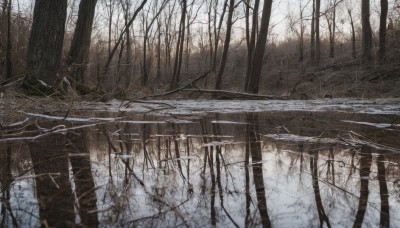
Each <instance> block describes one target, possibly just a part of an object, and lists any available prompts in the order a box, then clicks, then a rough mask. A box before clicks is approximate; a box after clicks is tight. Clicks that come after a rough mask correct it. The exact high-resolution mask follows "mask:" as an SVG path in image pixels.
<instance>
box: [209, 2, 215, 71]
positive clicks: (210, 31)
mask: <svg viewBox="0 0 400 228" xmlns="http://www.w3.org/2000/svg"><path fill="white" fill-rule="evenodd" d="M211 9H212V0H210V5H209V8H208V42H209V46H210V48H209V55H210V70H211V69H212V66H213V58H214V48H213V47H214V45H213V41H212V28H211Z"/></svg>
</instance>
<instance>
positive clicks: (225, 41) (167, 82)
mask: <svg viewBox="0 0 400 228" xmlns="http://www.w3.org/2000/svg"><path fill="white" fill-rule="evenodd" d="M1 6H2V10H1V12H0V13H1V15H0V27H1V30H0V56H1V62H0V64H1V65H0V69H1V75H0V76H1V77H0V79H1V82H2V84H1V88H2V90H8V89H9V88H12V89H11V90H15V89H16V88H17V91H23V93H26V94H31V95H40V96H48V95H52V96H54V95H57V96H65V97H66V98H67V99H68V98H71V97H80V96H82V97H86V98H87V99H95V100H109V99H110V98H118V99H125V98H128V99H133V98H136V99H138V98H156V97H158V98H159V97H165V96H168V97H172V98H212V99H234V98H240V99H244V98H261V99H263V98H265V99H268V98H274V99H313V98H324V97H327V98H332V97H357V98H364V97H366V98H368V97H370V98H371V97H372V98H374V97H398V95H399V90H398V89H397V88H398V87H399V86H398V80H397V78H398V77H399V72H400V70H399V69H400V66H399V61H398V60H399V56H400V51H399V48H400V41H399V40H400V38H399V35H400V34H399V31H400V16H399V15H400V3H399V1H398V0H392V1H390V0H389V1H387V0H386V1H385V0H382V1H372V2H371V3H370V1H365V0H362V1H350V0H327V1H320V0H301V1H283V0H280V1H279V0H278V1H259V0H255V1H251V0H242V1H238V0H236V1H235V0H229V1H228V0H208V1H197V0H191V1H186V0H185V1H173V0H160V1H158V0H157V1H146V0H143V1H130V0H99V1H97V0H85V1H83V0H82V1H76V0H57V1H44V0H42V1H28V0H14V1H13V0H3V1H2V4H1ZM21 88H22V90H21ZM255 94H257V95H258V96H255Z"/></svg>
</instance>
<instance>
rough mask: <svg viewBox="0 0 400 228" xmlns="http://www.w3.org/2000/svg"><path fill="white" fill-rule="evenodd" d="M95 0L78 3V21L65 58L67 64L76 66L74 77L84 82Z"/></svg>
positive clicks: (84, 0)
mask: <svg viewBox="0 0 400 228" xmlns="http://www.w3.org/2000/svg"><path fill="white" fill-rule="evenodd" d="M96 4H97V0H82V1H81V3H80V4H79V12H78V21H77V22H76V27H75V32H74V37H73V38H72V43H71V48H70V50H69V55H68V59H67V64H68V65H69V66H74V67H76V68H75V70H76V73H75V76H76V79H77V80H78V81H80V82H82V83H84V82H85V80H84V75H85V71H86V67H87V66H86V65H87V63H88V61H89V50H90V43H91V38H92V28H93V19H94V14H95V9H96Z"/></svg>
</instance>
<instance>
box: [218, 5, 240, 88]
mask: <svg viewBox="0 0 400 228" xmlns="http://www.w3.org/2000/svg"><path fill="white" fill-rule="evenodd" d="M234 8H235V0H230V2H229V12H228V20H227V22H226V36H225V42H224V50H223V51H222V57H221V63H220V65H219V70H218V74H217V79H216V81H215V89H216V90H220V89H221V83H222V75H223V74H224V71H225V65H226V60H227V58H228V51H229V44H230V42H231V31H232V17H233V10H234Z"/></svg>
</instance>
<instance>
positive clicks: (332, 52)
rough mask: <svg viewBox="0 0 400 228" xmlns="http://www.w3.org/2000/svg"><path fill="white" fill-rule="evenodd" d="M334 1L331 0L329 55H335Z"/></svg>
mask: <svg viewBox="0 0 400 228" xmlns="http://www.w3.org/2000/svg"><path fill="white" fill-rule="evenodd" d="M336 5H337V4H336V1H334V2H333V6H332V7H333V9H332V21H331V23H330V29H329V33H330V35H329V57H331V58H333V57H335V31H336Z"/></svg>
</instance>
